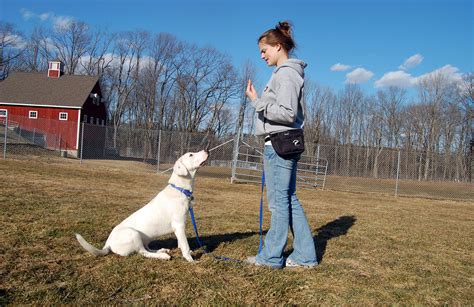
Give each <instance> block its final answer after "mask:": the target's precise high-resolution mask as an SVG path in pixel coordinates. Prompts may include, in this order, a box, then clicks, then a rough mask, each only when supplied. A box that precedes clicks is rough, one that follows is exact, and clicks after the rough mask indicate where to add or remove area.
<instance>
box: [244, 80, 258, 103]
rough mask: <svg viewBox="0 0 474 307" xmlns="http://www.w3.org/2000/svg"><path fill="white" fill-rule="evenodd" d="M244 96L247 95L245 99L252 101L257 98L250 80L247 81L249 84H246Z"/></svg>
mask: <svg viewBox="0 0 474 307" xmlns="http://www.w3.org/2000/svg"><path fill="white" fill-rule="evenodd" d="M245 95H247V97H248V98H249V99H250V100H252V101H254V100H256V99H257V98H258V94H257V91H256V90H255V87H254V86H253V84H252V80H250V79H249V82H248V83H247V90H246V91H245Z"/></svg>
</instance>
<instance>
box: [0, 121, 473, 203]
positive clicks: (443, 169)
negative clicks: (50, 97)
mask: <svg viewBox="0 0 474 307" xmlns="http://www.w3.org/2000/svg"><path fill="white" fill-rule="evenodd" d="M24 122H25V121H24V120H23V119H16V120H9V119H8V120H7V119H6V118H0V140H1V142H3V157H4V159H5V158H17V157H19V156H21V155H28V154H31V152H32V150H33V149H36V151H35V154H38V153H37V150H38V149H40V148H44V149H43V150H45V151H47V152H48V153H49V154H52V155H57V156H60V157H68V158H75V159H77V160H78V163H81V164H88V163H91V164H92V163H100V162H103V161H107V163H114V161H117V162H116V163H120V162H119V161H134V162H139V164H140V165H141V166H142V167H141V168H140V171H148V172H165V171H167V170H170V169H171V168H172V166H173V164H174V162H175V161H176V160H177V159H178V158H179V157H180V156H181V155H182V154H184V153H186V152H188V151H199V150H202V149H205V148H207V149H209V150H210V152H211V154H210V157H209V160H208V163H207V165H206V167H204V168H202V169H201V170H200V176H209V177H218V178H223V179H226V180H231V179H232V178H233V175H234V176H235V172H234V173H233V166H234V165H235V164H234V163H235V161H237V156H238V152H239V151H240V153H241V154H244V153H245V154H246V155H248V156H249V157H253V158H250V159H251V160H252V161H247V162H255V163H256V164H258V163H261V158H260V157H259V155H260V154H261V152H262V149H263V142H262V140H261V139H260V138H256V137H254V136H249V135H244V136H243V137H241V138H239V146H235V145H234V136H227V137H220V138H219V137H216V136H214V135H213V134H211V133H187V132H177V131H160V130H146V129H137V128H134V127H132V126H128V125H122V126H120V127H111V126H98V125H92V124H82V125H81V128H80V129H77V128H75V127H74V126H68V125H65V124H64V123H60V122H57V121H49V122H47V123H46V122H45V123H41V124H42V125H44V126H45V127H47V128H45V129H41V128H38V126H35V127H32V126H31V125H26V124H24ZM51 127H57V128H55V129H56V130H55V129H53V128H51ZM66 136H67V137H66ZM74 137H76V138H77V139H75V138H74ZM75 142H76V144H78V145H77V146H76V145H75ZM81 144H82V145H83V146H81ZM243 144H245V146H242V145H243ZM471 157H472V155H471V153H470V152H468V150H466V154H465V155H464V156H454V155H451V154H449V153H448V154H444V155H443V154H431V155H427V154H426V153H425V152H421V151H407V150H406V149H400V150H398V149H391V148H383V147H380V148H375V147H357V146H342V145H323V144H307V146H306V151H305V153H304V155H303V157H302V159H301V160H300V164H302V165H305V164H308V165H315V164H316V165H318V163H320V161H325V163H326V164H327V174H326V179H325V183H324V184H323V185H318V186H319V187H322V186H324V189H326V190H338V191H348V192H375V193H383V194H387V195H393V196H416V197H428V198H435V199H453V200H467V201H474V185H473V183H472V182H471V169H470V167H471V159H472V158H471ZM253 160H255V161H253ZM248 165H250V163H249V164H248ZM254 168H255V169H254V170H249V172H253V174H256V175H257V176H258V174H259V172H260V168H259V167H258V166H255V167H254ZM312 169H314V168H312ZM234 179H235V178H234ZM257 181H258V180H257ZM237 182H238V180H237Z"/></svg>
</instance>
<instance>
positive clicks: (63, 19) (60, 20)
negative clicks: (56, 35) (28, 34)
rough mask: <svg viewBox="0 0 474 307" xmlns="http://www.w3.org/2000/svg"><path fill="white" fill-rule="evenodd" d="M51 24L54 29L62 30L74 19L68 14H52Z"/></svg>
mask: <svg viewBox="0 0 474 307" xmlns="http://www.w3.org/2000/svg"><path fill="white" fill-rule="evenodd" d="M52 19H53V26H54V29H55V30H57V31H62V30H65V29H67V28H68V27H69V26H70V25H71V23H72V22H73V21H74V19H73V18H72V17H68V16H54V17H53V18H52Z"/></svg>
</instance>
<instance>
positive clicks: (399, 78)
mask: <svg viewBox="0 0 474 307" xmlns="http://www.w3.org/2000/svg"><path fill="white" fill-rule="evenodd" d="M415 82H416V78H414V77H413V76H412V75H410V74H409V73H406V72H404V71H402V70H398V71H391V72H388V73H386V74H385V75H383V77H382V78H380V79H379V80H377V81H375V87H389V86H396V87H401V88H406V87H411V86H413V85H414V84H415Z"/></svg>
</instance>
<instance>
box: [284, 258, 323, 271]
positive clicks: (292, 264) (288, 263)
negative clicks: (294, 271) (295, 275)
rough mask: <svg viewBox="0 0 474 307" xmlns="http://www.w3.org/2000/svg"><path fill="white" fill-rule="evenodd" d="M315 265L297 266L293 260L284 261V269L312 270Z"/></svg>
mask: <svg viewBox="0 0 474 307" xmlns="http://www.w3.org/2000/svg"><path fill="white" fill-rule="evenodd" d="M315 266H316V265H304V264H299V263H296V262H294V261H293V260H291V259H289V258H286V261H285V267H287V268H304V269H310V268H314V267H315Z"/></svg>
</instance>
